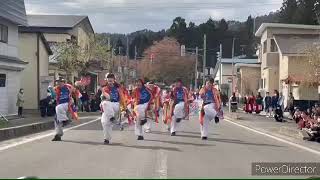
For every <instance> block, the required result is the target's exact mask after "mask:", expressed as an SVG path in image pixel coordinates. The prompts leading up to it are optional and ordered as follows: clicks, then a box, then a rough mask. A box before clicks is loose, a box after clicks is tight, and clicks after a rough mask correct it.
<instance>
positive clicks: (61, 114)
mask: <svg viewBox="0 0 320 180" xmlns="http://www.w3.org/2000/svg"><path fill="white" fill-rule="evenodd" d="M68 107H69V103H63V104H59V105H57V106H56V119H55V122H54V127H55V131H56V135H59V136H63V129H62V121H67V120H68V119H69V118H68V116H67V113H68Z"/></svg>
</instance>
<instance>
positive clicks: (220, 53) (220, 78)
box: [218, 44, 222, 89]
mask: <svg viewBox="0 0 320 180" xmlns="http://www.w3.org/2000/svg"><path fill="white" fill-rule="evenodd" d="M218 60H219V61H220V63H219V66H220V67H219V69H220V70H219V71H220V74H219V89H221V83H222V72H221V71H222V63H221V60H222V44H220V52H219V59H218Z"/></svg>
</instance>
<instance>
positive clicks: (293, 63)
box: [284, 56, 319, 100]
mask: <svg viewBox="0 0 320 180" xmlns="http://www.w3.org/2000/svg"><path fill="white" fill-rule="evenodd" d="M284 58H285V59H288V62H289V63H288V66H289V67H288V69H289V70H288V75H296V76H299V77H302V78H303V77H307V76H309V75H310V74H309V73H310V71H309V70H310V64H309V63H308V60H307V59H306V58H304V57H288V56H285V57H284ZM318 99H319V95H318V87H310V86H306V85H305V84H303V83H302V84H300V85H299V99H298V100H318Z"/></svg>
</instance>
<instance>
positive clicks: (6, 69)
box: [0, 0, 27, 115]
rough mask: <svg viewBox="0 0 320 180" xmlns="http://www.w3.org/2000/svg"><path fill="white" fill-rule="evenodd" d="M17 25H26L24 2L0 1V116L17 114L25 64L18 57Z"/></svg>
mask: <svg viewBox="0 0 320 180" xmlns="http://www.w3.org/2000/svg"><path fill="white" fill-rule="evenodd" d="M19 25H24V26H25V25H27V17H26V10H25V5H24V1H23V0H15V1H0V115H1V114H2V115H13V114H16V112H17V107H16V101H17V94H18V91H19V89H20V77H21V72H22V71H23V69H25V67H26V64H27V62H24V61H23V60H21V59H19V55H18V43H19V36H18V26H19Z"/></svg>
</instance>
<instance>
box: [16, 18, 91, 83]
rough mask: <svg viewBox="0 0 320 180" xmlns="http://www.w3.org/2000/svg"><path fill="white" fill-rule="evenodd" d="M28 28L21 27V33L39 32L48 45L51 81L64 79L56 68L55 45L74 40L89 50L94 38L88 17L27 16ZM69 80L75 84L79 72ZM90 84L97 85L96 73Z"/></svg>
mask: <svg viewBox="0 0 320 180" xmlns="http://www.w3.org/2000/svg"><path fill="white" fill-rule="evenodd" d="M27 18H28V26H25V27H21V28H20V29H21V31H24V32H25V31H27V32H29V33H31V32H40V33H42V34H43V35H44V37H45V39H46V40H47V41H48V43H49V44H50V47H51V49H52V51H53V55H51V56H50V57H49V76H51V77H53V79H57V78H59V77H64V78H65V77H66V72H64V71H63V70H61V69H60V68H59V67H58V66H57V59H56V57H57V53H58V50H57V48H56V47H57V43H63V42H70V41H71V40H75V41H76V43H77V45H78V46H79V47H81V48H82V49H89V48H90V42H92V41H91V40H92V38H93V37H94V30H93V28H92V25H91V23H90V20H89V18H88V16H78V15H28V16H27ZM71 76H72V77H71V78H70V79H71V81H72V82H75V81H76V80H77V79H80V78H81V77H79V76H80V74H79V72H73V73H72V75H71ZM90 76H91V79H92V80H91V82H92V83H95V85H93V86H96V85H97V73H95V72H91V73H90Z"/></svg>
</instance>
